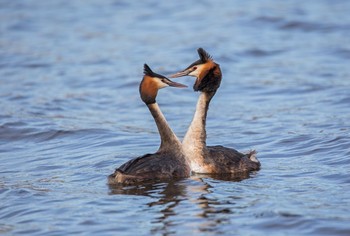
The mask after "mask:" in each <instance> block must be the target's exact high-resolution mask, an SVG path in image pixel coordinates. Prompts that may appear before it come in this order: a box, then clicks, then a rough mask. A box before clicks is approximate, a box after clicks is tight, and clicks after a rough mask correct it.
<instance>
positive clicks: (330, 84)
mask: <svg viewBox="0 0 350 236" xmlns="http://www.w3.org/2000/svg"><path fill="white" fill-rule="evenodd" d="M349 11H350V2H348V1H331V0H328V1H327V0H322V1H308V2H301V1H283V2H282V1H279V2H276V1H272V0H265V1H238V0H237V1H186V2H179V1H177V2H175V1H171V2H170V1H146V2H143V3H141V2H134V3H131V2H130V1H117V0H113V1H112V0H111V1H108V0H106V1H94V0H92V1H88V2H86V1H63V0H62V1H59V0H57V1H34V0H25V1H13V0H2V1H1V2H0V107H1V113H0V196H1V204H0V232H1V233H2V234H5V235H6V234H7V235H21V234H24V235H67V234H81V235H88V234H99V235H151V234H152V235H173V234H174V235H188V234H198V233H201V234H203V235H218V234H223V235H349V234H350V226H349V223H350V214H349V205H350V194H349V188H350V174H349V170H350V159H349V158H350V135H349V133H350V132H349V129H350V125H349V120H350V106H349V104H350V92H349V91H350V67H349V59H350V42H349V38H350V15H349ZM198 47H203V48H205V49H206V50H207V51H208V52H209V53H211V54H212V56H213V57H214V58H215V59H216V61H217V62H218V63H220V65H221V68H222V71H223V75H224V77H223V81H222V86H221V88H220V89H219V91H218V92H217V94H216V96H215V98H214V99H213V101H212V103H211V106H210V110H209V114H208V122H207V125H208V130H207V132H208V144H210V145H216V144H222V145H225V146H228V147H234V148H236V149H238V150H241V151H244V150H249V149H253V148H254V149H256V150H257V151H258V152H259V155H258V157H259V159H260V161H261V163H262V169H261V170H260V171H259V172H257V173H252V174H251V175H250V178H247V179H243V180H237V179H222V178H213V177H210V176H193V177H191V178H189V179H184V180H181V181H176V182H159V183H154V184H150V185H145V186H138V187H128V188H124V189H118V188H117V189H116V188H110V187H109V186H108V185H107V184H106V182H107V179H106V177H107V176H108V175H109V174H110V173H112V172H113V170H114V168H116V167H118V166H119V165H121V164H122V163H124V162H126V161H127V160H129V159H131V158H133V157H136V156H139V155H142V154H145V153H152V152H154V151H156V149H157V147H158V144H159V137H158V134H157V130H156V126H155V124H154V122H153V120H152V117H151V116H150V114H149V112H148V110H147V108H146V107H145V106H144V104H143V103H142V102H141V100H140V98H139V95H138V84H139V82H140V80H141V78H142V65H143V63H145V62H147V63H148V64H149V65H150V66H151V68H153V69H154V70H155V71H156V72H159V73H162V74H170V73H172V72H175V71H177V70H180V69H183V68H184V67H185V66H187V65H188V64H189V63H191V62H193V61H194V60H196V59H197V54H196V49H197V48H198ZM180 80H181V81H180ZM179 81H180V82H182V83H185V84H187V85H188V86H190V87H191V86H192V84H193V82H194V81H193V79H192V78H183V79H179ZM197 97H198V93H194V92H193V91H192V89H181V90H180V89H171V88H168V89H164V90H162V91H160V93H159V96H158V103H159V105H160V107H161V108H162V110H163V112H164V114H165V116H166V117H167V119H168V121H169V123H170V125H171V126H172V127H173V129H174V131H175V132H176V133H177V134H178V136H179V137H183V136H184V133H185V132H186V129H187V127H188V125H189V123H190V121H191V119H192V114H193V112H194V107H195V103H196V100H197Z"/></svg>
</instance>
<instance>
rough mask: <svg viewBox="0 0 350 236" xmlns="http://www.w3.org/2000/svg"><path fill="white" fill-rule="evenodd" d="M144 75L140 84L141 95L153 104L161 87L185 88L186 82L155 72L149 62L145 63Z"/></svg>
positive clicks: (147, 102)
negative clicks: (179, 81) (173, 79)
mask: <svg viewBox="0 0 350 236" xmlns="http://www.w3.org/2000/svg"><path fill="white" fill-rule="evenodd" d="M143 73H144V76H143V79H142V81H141V84H140V96H141V99H142V101H143V102H144V103H146V104H151V103H155V102H156V97H157V93H158V90H159V89H162V88H164V87H167V86H171V87H178V88H185V87H187V86H186V85H184V84H180V83H176V82H173V81H171V80H170V79H168V78H166V77H165V76H163V75H160V74H156V73H154V72H153V71H152V70H151V68H149V66H148V65H147V64H144V70H143Z"/></svg>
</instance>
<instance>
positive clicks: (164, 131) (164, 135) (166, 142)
mask: <svg viewBox="0 0 350 236" xmlns="http://www.w3.org/2000/svg"><path fill="white" fill-rule="evenodd" d="M147 107H148V109H149V110H150V112H151V114H152V116H153V118H154V121H155V122H156V125H157V128H158V132H159V135H160V140H161V143H160V147H159V149H158V152H159V151H164V150H166V151H169V150H174V149H180V148H181V142H180V141H179V139H178V138H177V136H176V135H175V133H174V132H173V130H172V129H171V128H170V126H169V124H168V122H167V121H166V119H165V117H164V115H163V113H162V111H161V110H160V108H159V106H158V104H157V103H151V104H147Z"/></svg>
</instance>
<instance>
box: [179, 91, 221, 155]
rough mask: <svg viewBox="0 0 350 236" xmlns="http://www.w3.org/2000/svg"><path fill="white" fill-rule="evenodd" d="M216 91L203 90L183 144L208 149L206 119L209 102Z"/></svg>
mask: <svg viewBox="0 0 350 236" xmlns="http://www.w3.org/2000/svg"><path fill="white" fill-rule="evenodd" d="M214 95H215V92H201V93H200V95H199V98H198V102H197V106H196V111H195V113H194V116H193V119H192V122H191V125H190V127H189V128H188V130H187V133H186V135H185V137H184V139H183V145H184V146H186V147H191V148H195V149H197V150H205V149H206V139H207V134H206V129H205V124H206V119H207V113H208V109H209V103H210V101H211V99H212V98H213V96H214Z"/></svg>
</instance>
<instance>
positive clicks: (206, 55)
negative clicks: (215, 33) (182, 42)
mask: <svg viewBox="0 0 350 236" xmlns="http://www.w3.org/2000/svg"><path fill="white" fill-rule="evenodd" d="M197 51H198V55H199V58H200V59H201V61H202V62H207V61H209V60H213V58H212V57H211V56H210V55H209V53H207V52H206V51H205V50H204V49H203V48H198V50H197Z"/></svg>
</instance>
